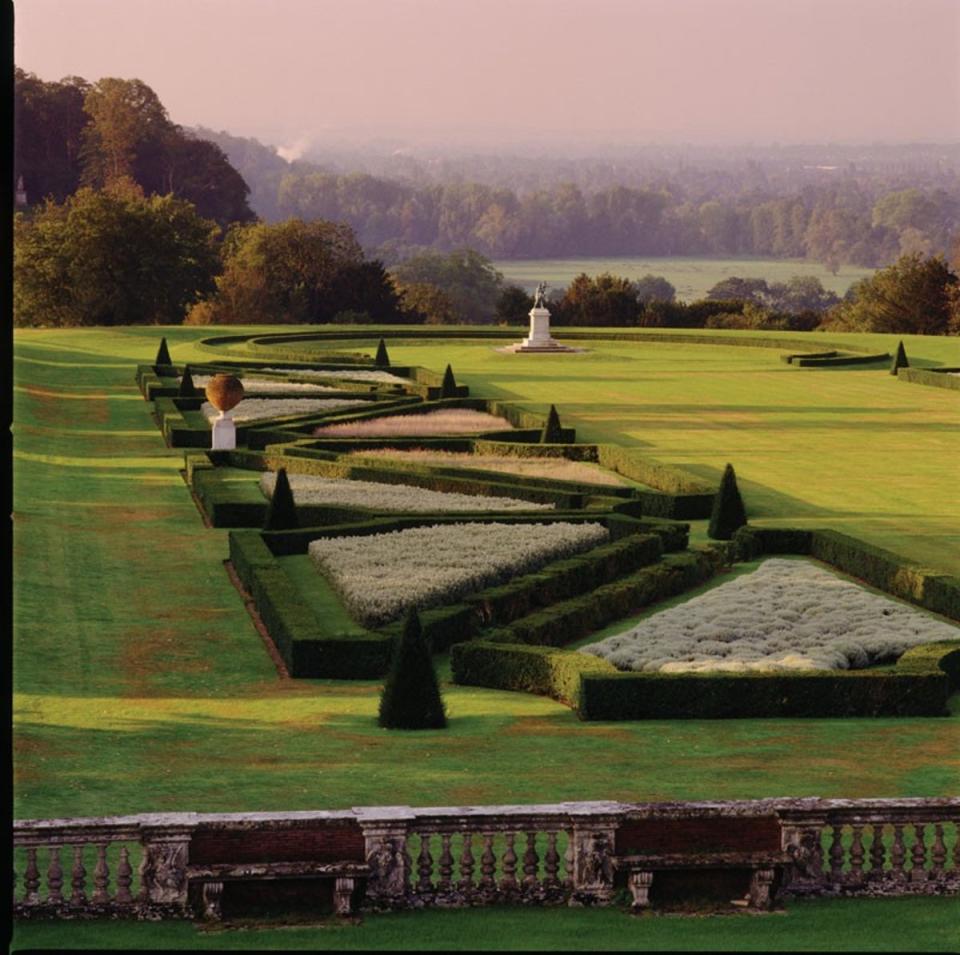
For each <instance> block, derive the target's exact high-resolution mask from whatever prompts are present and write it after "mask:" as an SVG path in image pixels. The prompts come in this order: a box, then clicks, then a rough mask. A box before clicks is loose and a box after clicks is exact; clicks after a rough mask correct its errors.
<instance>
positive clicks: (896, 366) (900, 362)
mask: <svg viewBox="0 0 960 955" xmlns="http://www.w3.org/2000/svg"><path fill="white" fill-rule="evenodd" d="M909 367H910V362H909V361H907V353H906V351H905V350H904V347H903V342H900V344H899V345H897V354H896V356H895V357H894V359H893V367H892V368H891V369H890V374H891V375H895V374H896V373H897V372H898V371H899V370H900V369H901V368H909Z"/></svg>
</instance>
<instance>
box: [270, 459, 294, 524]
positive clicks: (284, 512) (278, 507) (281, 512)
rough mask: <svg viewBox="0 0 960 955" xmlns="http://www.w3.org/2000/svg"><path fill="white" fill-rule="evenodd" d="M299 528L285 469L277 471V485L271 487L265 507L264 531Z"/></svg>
mask: <svg viewBox="0 0 960 955" xmlns="http://www.w3.org/2000/svg"><path fill="white" fill-rule="evenodd" d="M299 526H300V522H299V521H298V520H297V506H296V504H294V503H293V491H291V490H290V480H289V479H288V478H287V469H286V468H280V470H279V471H277V483H276V484H275V485H274V487H273V496H272V497H271V498H270V503H269V505H268V506H267V516H266V519H265V520H264V522H263V529H264V530H265V531H290V530H294V529H295V528H297V527H299Z"/></svg>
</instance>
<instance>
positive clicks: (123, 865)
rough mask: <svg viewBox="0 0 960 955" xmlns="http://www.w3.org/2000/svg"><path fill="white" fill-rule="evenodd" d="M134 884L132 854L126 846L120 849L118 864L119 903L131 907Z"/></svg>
mask: <svg viewBox="0 0 960 955" xmlns="http://www.w3.org/2000/svg"><path fill="white" fill-rule="evenodd" d="M132 882H133V867H132V866H131V865H130V852H129V850H128V849H127V847H126V846H121V847H120V861H119V863H118V864H117V902H118V903H119V904H120V905H129V904H130V903H131V902H133V893H132V892H131V891H130V885H131V883H132Z"/></svg>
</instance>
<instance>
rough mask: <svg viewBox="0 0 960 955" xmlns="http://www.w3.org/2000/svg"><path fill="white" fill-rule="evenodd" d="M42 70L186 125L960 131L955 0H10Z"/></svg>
mask: <svg viewBox="0 0 960 955" xmlns="http://www.w3.org/2000/svg"><path fill="white" fill-rule="evenodd" d="M14 11H15V17H16V21H15V22H16V26H15V29H16V33H15V59H16V63H17V65H18V66H21V67H22V68H24V69H26V70H28V71H30V72H33V73H36V74H37V75H39V76H40V77H41V78H43V79H47V80H54V79H60V78H61V77H63V76H67V75H79V76H83V77H85V78H86V79H88V80H96V79H99V78H100V77H103V76H121V77H127V78H132V77H136V78H138V79H141V80H143V81H144V82H146V83H147V84H149V85H150V86H151V87H153V89H154V90H155V91H156V92H157V94H158V95H159V96H160V98H161V100H162V101H163V103H164V104H165V105H166V107H167V109H168V111H169V113H170V116H171V118H172V119H173V120H174V121H175V122H178V123H181V124H183V125H188V126H189V125H196V124H200V125H204V126H208V127H212V128H214V129H226V130H227V131H229V132H232V133H235V134H238V135H245V136H256V137H258V138H260V139H261V140H263V141H265V142H270V143H275V144H278V145H284V144H286V145H290V144H293V143H295V142H297V141H298V140H302V141H310V140H322V139H323V138H324V137H325V136H328V135H332V134H334V133H336V134H340V135H344V136H348V137H353V138H355V139H358V140H359V139H368V138H373V137H376V136H377V135H386V136H391V137H396V136H400V137H403V136H405V135H406V136H408V137H409V138H411V139H413V138H419V139H429V138H435V139H447V140H457V139H459V140H463V141H468V142H471V143H479V142H484V141H486V142H487V143H488V144H489V145H496V142H497V140H498V138H499V139H500V140H501V141H503V142H509V141H536V140H538V139H539V140H540V141H544V142H548V141H556V142H560V141H563V140H568V141H578V142H583V141H584V140H585V138H589V137H593V138H595V139H596V141H598V142H600V141H603V142H624V143H643V142H650V141H653V142H662V143H668V142H723V143H732V142H755V143H758V144H766V143H771V142H784V143H786V142H826V141H836V142H875V141H880V142H904V141H916V140H926V141H938V142H948V141H949V142H952V141H957V140H958V139H960V0H16V2H15V4H14Z"/></svg>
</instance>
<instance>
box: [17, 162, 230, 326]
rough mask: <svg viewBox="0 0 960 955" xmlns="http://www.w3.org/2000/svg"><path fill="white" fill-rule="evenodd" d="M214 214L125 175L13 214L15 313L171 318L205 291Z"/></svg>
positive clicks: (40, 321) (61, 320) (77, 321)
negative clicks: (207, 215)
mask: <svg viewBox="0 0 960 955" xmlns="http://www.w3.org/2000/svg"><path fill="white" fill-rule="evenodd" d="M218 232H219V230H218V228H217V226H216V224H215V223H213V222H210V221H209V220H206V219H202V218H200V217H199V216H198V215H197V214H196V212H195V211H194V208H193V206H192V205H190V203H188V202H184V201H183V200H180V199H175V198H174V197H173V196H151V197H150V198H145V197H144V196H143V194H142V193H141V191H140V190H139V189H138V187H137V186H136V185H135V184H133V183H130V182H129V181H124V180H118V181H117V182H115V183H114V185H113V187H112V188H111V189H110V190H108V191H104V192H96V191H94V190H92V189H88V188H84V189H80V190H79V191H78V192H77V193H76V194H75V195H73V196H71V197H70V198H68V199H67V200H66V202H64V203H63V204H59V205H58V204H57V203H54V202H52V201H51V202H48V203H47V204H46V205H44V206H43V207H42V208H41V209H40V210H39V211H38V212H37V213H36V214H35V215H34V216H33V217H32V218H27V217H26V216H24V215H22V214H19V215H17V216H16V218H15V222H14V320H15V322H16V323H17V324H21V325H53V326H75V325H137V324H177V323H179V322H181V321H182V320H183V317H184V313H185V311H186V309H187V308H188V307H189V306H190V305H191V304H192V303H193V302H195V301H197V300H198V299H199V298H200V297H201V296H203V295H205V294H207V293H209V292H210V291H212V289H213V287H214V276H215V274H216V272H217V270H218V268H219V259H218V255H217V249H216V236H217V234H218Z"/></svg>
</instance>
